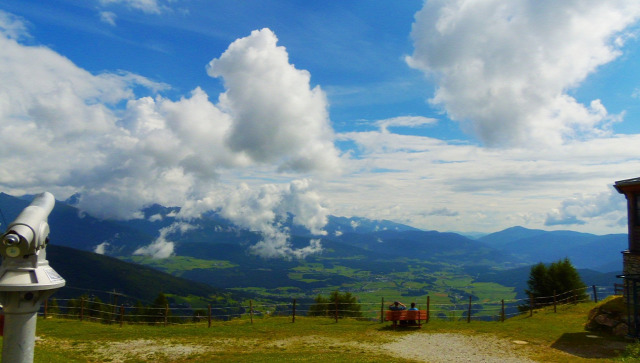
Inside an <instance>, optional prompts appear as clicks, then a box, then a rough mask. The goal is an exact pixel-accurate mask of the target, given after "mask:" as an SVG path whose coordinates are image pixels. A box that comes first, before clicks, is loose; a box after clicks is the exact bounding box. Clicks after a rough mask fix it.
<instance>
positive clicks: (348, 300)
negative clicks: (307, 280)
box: [308, 290, 362, 318]
mask: <svg viewBox="0 0 640 363" xmlns="http://www.w3.org/2000/svg"><path fill="white" fill-rule="evenodd" d="M336 302H337V305H336ZM336 307H337V309H338V317H339V318H344V317H361V316H362V311H361V310H360V304H359V303H358V301H357V298H356V297H355V296H353V295H351V293H350V292H345V293H344V294H340V292H339V291H337V290H336V291H334V292H332V293H331V295H329V298H326V297H324V296H322V295H318V296H317V297H316V298H315V304H313V305H311V306H310V307H309V313H308V315H309V316H334V315H335V311H336Z"/></svg>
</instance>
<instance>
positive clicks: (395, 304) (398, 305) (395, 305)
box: [389, 301, 407, 311]
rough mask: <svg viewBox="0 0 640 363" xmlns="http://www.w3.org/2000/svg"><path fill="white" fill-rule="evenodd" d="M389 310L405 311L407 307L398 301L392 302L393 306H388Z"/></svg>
mask: <svg viewBox="0 0 640 363" xmlns="http://www.w3.org/2000/svg"><path fill="white" fill-rule="evenodd" d="M389 310H393V311H398V310H407V306H406V305H405V304H403V303H401V302H400V301H394V302H393V304H391V305H389Z"/></svg>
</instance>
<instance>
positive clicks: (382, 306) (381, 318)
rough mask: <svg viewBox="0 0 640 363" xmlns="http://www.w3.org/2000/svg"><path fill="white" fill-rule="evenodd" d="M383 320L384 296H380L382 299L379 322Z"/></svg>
mask: <svg viewBox="0 0 640 363" xmlns="http://www.w3.org/2000/svg"><path fill="white" fill-rule="evenodd" d="M383 322H384V296H383V297H382V301H381V302H380V324H382V323H383Z"/></svg>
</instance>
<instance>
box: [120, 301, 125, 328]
mask: <svg viewBox="0 0 640 363" xmlns="http://www.w3.org/2000/svg"><path fill="white" fill-rule="evenodd" d="M122 323H124V305H120V327H121V328H122Z"/></svg>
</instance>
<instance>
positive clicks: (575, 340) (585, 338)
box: [551, 332, 631, 358]
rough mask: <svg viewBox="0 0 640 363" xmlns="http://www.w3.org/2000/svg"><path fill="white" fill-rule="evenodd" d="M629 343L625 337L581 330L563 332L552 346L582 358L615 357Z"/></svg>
mask: <svg viewBox="0 0 640 363" xmlns="http://www.w3.org/2000/svg"><path fill="white" fill-rule="evenodd" d="M629 343H631V341H626V340H624V338H617V337H612V336H606V335H596V334H593V333H590V332H580V333H565V334H562V336H561V337H560V338H559V339H558V340H556V341H555V342H554V343H553V344H551V347H552V348H554V349H558V350H561V351H563V352H566V353H569V354H571V355H575V356H577V357H582V358H615V357H619V356H620V353H621V352H623V351H624V349H625V347H626V346H627V344H629Z"/></svg>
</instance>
